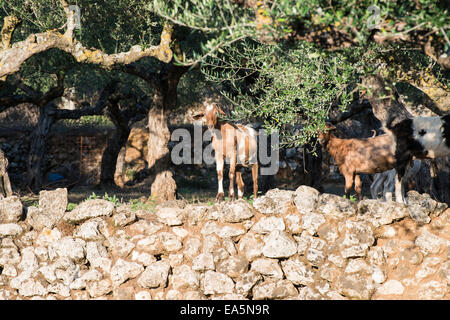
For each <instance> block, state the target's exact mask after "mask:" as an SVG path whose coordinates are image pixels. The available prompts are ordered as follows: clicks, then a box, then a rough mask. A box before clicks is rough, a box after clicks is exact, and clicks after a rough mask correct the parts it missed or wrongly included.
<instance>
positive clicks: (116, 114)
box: [100, 101, 131, 187]
mask: <svg viewBox="0 0 450 320" xmlns="http://www.w3.org/2000/svg"><path fill="white" fill-rule="evenodd" d="M107 115H108V116H109V118H110V119H111V121H112V122H113V123H114V124H115V126H116V131H115V132H114V134H113V136H112V137H111V139H109V140H108V145H107V146H106V148H105V151H104V152H103V157H102V164H101V172H100V184H102V185H103V184H109V185H111V184H115V172H116V166H117V161H118V158H119V153H120V150H121V149H122V147H123V146H124V145H125V144H126V142H127V139H128V136H129V134H130V130H131V129H130V127H129V125H128V119H126V118H125V117H123V116H122V114H121V112H120V109H119V106H118V101H112V102H110V103H108V108H107ZM119 183H120V182H119ZM119 186H120V187H123V183H122V184H119Z"/></svg>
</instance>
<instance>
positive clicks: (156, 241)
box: [136, 234, 164, 255]
mask: <svg viewBox="0 0 450 320" xmlns="http://www.w3.org/2000/svg"><path fill="white" fill-rule="evenodd" d="M136 249H137V250H139V251H144V252H147V253H149V254H152V255H159V254H162V253H164V249H163V247H162V244H161V241H160V238H159V236H158V235H156V234H152V235H149V236H146V237H145V238H142V239H141V240H139V241H138V242H137V243H136Z"/></svg>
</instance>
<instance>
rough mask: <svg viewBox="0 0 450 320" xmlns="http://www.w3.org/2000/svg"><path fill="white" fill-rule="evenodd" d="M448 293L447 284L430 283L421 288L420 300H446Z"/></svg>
mask: <svg viewBox="0 0 450 320" xmlns="http://www.w3.org/2000/svg"><path fill="white" fill-rule="evenodd" d="M447 292H448V290H447V284H445V283H441V282H438V281H429V282H426V283H424V284H422V285H421V286H420V288H419V292H418V298H419V299H420V300H441V299H444V297H445V295H446V294H447Z"/></svg>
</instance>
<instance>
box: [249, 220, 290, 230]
mask: <svg viewBox="0 0 450 320" xmlns="http://www.w3.org/2000/svg"><path fill="white" fill-rule="evenodd" d="M284 229H285V225H284V221H283V219H282V218H277V217H262V218H261V219H259V221H258V222H257V223H255V224H254V225H253V227H252V229H251V230H252V231H253V232H256V233H259V234H269V233H271V232H272V231H275V230H279V231H284Z"/></svg>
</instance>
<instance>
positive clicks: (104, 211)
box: [64, 199, 114, 223]
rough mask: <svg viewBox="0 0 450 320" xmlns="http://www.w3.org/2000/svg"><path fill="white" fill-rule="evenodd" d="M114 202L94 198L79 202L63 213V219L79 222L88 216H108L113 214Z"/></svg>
mask: <svg viewBox="0 0 450 320" xmlns="http://www.w3.org/2000/svg"><path fill="white" fill-rule="evenodd" d="M113 211H114V203H112V202H109V201H106V200H103V199H94V200H86V201H84V202H82V203H80V204H79V205H78V206H77V207H76V208H75V209H73V210H72V211H69V212H67V213H66V214H65V216H64V220H66V221H68V222H71V223H80V222H83V221H85V220H87V219H90V218H95V217H109V216H111V215H112V214H113Z"/></svg>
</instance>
